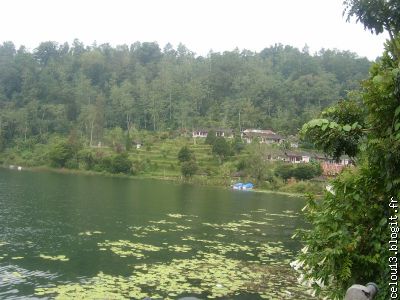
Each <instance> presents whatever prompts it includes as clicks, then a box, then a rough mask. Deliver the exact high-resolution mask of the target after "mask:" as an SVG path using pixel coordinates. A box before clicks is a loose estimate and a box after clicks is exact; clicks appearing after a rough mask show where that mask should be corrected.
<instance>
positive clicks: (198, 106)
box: [0, 40, 370, 148]
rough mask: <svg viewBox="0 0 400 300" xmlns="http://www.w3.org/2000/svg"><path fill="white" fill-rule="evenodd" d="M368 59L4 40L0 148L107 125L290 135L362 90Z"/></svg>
mask: <svg viewBox="0 0 400 300" xmlns="http://www.w3.org/2000/svg"><path fill="white" fill-rule="evenodd" d="M369 66H370V62H369V61H368V60H367V59H366V58H359V57H357V55H356V54H354V53H350V52H340V51H333V50H321V51H320V52H319V53H317V54H314V55H311V54H309V52H308V50H307V48H305V49H303V50H302V51H300V50H298V49H296V48H293V47H291V46H283V45H275V46H273V47H269V48H266V49H264V50H263V51H261V52H260V53H254V52H250V51H245V50H244V51H231V52H224V53H213V52H210V53H209V54H208V55H207V57H202V56H196V55H195V54H194V53H193V52H191V51H190V50H189V49H187V48H186V47H185V46H183V45H179V46H178V47H177V49H174V48H173V47H172V46H171V45H166V46H165V47H164V48H163V49H161V48H160V47H159V45H158V44H157V43H147V42H146V43H139V42H137V43H135V44H133V45H131V46H126V45H123V46H117V47H115V48H114V47H111V46H110V45H108V44H103V45H99V46H98V45H91V46H85V45H83V44H82V43H81V42H80V41H78V40H75V41H74V42H73V44H72V45H68V44H67V43H65V44H63V45H59V44H57V43H55V42H43V43H41V44H40V45H39V46H38V47H37V48H36V49H34V50H33V51H32V52H30V51H27V50H26V49H25V48H24V47H21V48H19V49H18V50H17V49H16V47H15V46H14V44H13V43H12V42H6V43H3V44H2V45H1V46H0V148H4V147H5V146H6V145H10V144H12V143H13V141H15V140H24V141H26V140H27V139H31V138H33V137H34V138H35V139H37V138H39V139H44V140H45V139H46V137H47V136H48V135H49V134H51V133H59V134H65V135H67V134H69V133H70V132H71V131H72V130H74V131H76V132H79V133H80V134H81V135H82V136H83V137H86V138H87V140H88V141H89V140H90V141H92V142H96V143H97V142H98V141H101V140H102V138H103V135H104V133H105V131H106V130H108V129H112V128H115V127H120V128H122V129H123V130H124V131H125V130H127V129H128V130H131V129H132V128H136V129H147V130H152V131H162V130H177V129H179V130H180V129H187V130H191V129H192V128H195V127H217V126H218V127H229V128H233V129H236V130H238V129H239V128H246V127H247V128H249V127H251V128H271V129H273V130H275V131H277V132H281V133H284V134H294V133H296V132H297V130H298V128H300V127H301V125H302V124H303V123H304V122H306V121H307V120H309V119H311V118H312V117H315V116H316V115H317V113H319V112H320V111H321V110H322V109H323V108H324V107H327V106H329V105H331V104H332V103H333V102H335V101H337V100H338V99H340V98H341V97H344V96H345V95H346V92H347V91H348V90H353V89H355V88H357V87H358V82H359V81H360V80H362V79H364V78H366V77H367V75H368V69H369Z"/></svg>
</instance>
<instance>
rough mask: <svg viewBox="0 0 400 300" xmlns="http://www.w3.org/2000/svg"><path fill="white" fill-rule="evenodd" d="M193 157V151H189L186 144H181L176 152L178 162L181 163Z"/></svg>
mask: <svg viewBox="0 0 400 300" xmlns="http://www.w3.org/2000/svg"><path fill="white" fill-rule="evenodd" d="M194 159H195V158H194V154H193V151H191V150H190V149H189V147H188V146H183V147H182V148H181V150H179V153H178V160H179V162H181V163H183V162H187V161H191V160H194Z"/></svg>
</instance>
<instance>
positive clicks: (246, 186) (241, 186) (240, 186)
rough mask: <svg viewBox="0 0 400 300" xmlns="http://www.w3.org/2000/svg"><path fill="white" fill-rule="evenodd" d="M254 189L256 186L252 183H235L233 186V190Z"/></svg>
mask: <svg viewBox="0 0 400 300" xmlns="http://www.w3.org/2000/svg"><path fill="white" fill-rule="evenodd" d="M253 187H254V185H253V184H252V183H250V182H247V183H242V182H238V183H235V184H234V185H232V189H234V190H241V191H247V190H251V189H253Z"/></svg>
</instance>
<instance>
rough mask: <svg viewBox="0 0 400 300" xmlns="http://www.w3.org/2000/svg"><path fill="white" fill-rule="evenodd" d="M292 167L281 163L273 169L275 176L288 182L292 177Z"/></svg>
mask: <svg viewBox="0 0 400 300" xmlns="http://www.w3.org/2000/svg"><path fill="white" fill-rule="evenodd" d="M293 170H294V165H293V164H289V163H281V164H279V165H278V166H276V168H275V171H274V172H275V175H276V176H278V177H280V178H282V179H283V180H288V179H289V178H291V177H293Z"/></svg>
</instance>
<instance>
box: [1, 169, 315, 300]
mask: <svg viewBox="0 0 400 300" xmlns="http://www.w3.org/2000/svg"><path fill="white" fill-rule="evenodd" d="M304 204H305V202H304V200H303V199H300V198H293V197H287V196H284V195H277V194H265V193H254V192H243V191H230V190H224V189H218V188H210V187H198V186H192V185H188V184H176V183H171V182H167V181H156V180H144V179H137V180H132V179H126V178H109V177H103V176H85V175H72V174H57V173H46V172H30V171H20V172H19V171H15V170H8V169H0V299H39V298H40V299H54V298H56V297H59V298H60V299H143V298H145V297H150V298H151V299H179V298H181V297H185V296H187V297H190V296H191V297H197V298H200V299H206V298H210V299H211V298H217V299H218V298H219V299H312V297H311V296H308V295H307V294H306V293H305V291H304V288H302V287H301V286H299V285H298V284H297V280H296V277H295V274H294V272H293V271H292V270H291V268H290V266H289V262H290V261H291V260H293V257H294V253H295V251H297V250H299V248H300V245H299V243H298V242H297V241H294V240H292V239H291V236H292V235H293V233H294V231H295V229H296V228H301V227H304V221H303V219H302V217H301V215H300V213H299V212H300V210H301V208H302V207H303V206H304Z"/></svg>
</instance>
